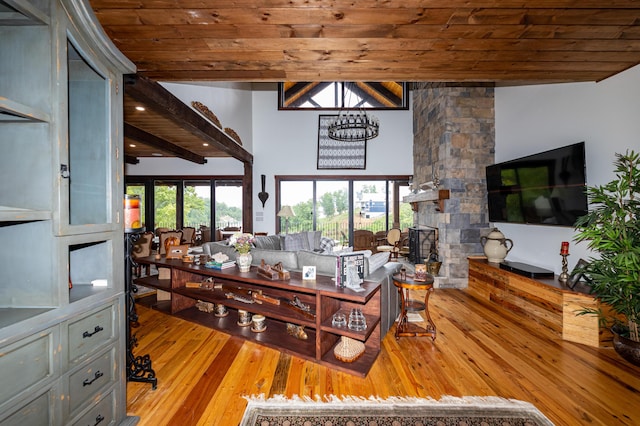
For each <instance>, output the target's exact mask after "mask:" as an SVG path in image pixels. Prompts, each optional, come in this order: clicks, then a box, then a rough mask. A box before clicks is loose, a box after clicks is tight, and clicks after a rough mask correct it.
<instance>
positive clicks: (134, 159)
mask: <svg viewBox="0 0 640 426" xmlns="http://www.w3.org/2000/svg"><path fill="white" fill-rule="evenodd" d="M124 162H125V163H126V164H138V163H139V162H140V160H139V159H138V157H134V156H133V155H125V156H124Z"/></svg>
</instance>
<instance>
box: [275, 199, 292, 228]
mask: <svg viewBox="0 0 640 426" xmlns="http://www.w3.org/2000/svg"><path fill="white" fill-rule="evenodd" d="M276 216H278V217H283V218H284V230H285V231H284V233H285V234H288V233H289V218H290V217H294V216H295V214H294V213H293V209H292V208H291V206H282V208H281V209H280V211H279V212H278V214H277V215H276Z"/></svg>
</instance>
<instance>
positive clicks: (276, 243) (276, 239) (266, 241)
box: [253, 235, 282, 250]
mask: <svg viewBox="0 0 640 426" xmlns="http://www.w3.org/2000/svg"><path fill="white" fill-rule="evenodd" d="M253 245H255V246H256V247H257V248H263V249H269V250H281V249H282V246H281V245H280V236H279V235H261V236H258V237H256V239H255V241H254V243H253Z"/></svg>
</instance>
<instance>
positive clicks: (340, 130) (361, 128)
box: [328, 83, 380, 142]
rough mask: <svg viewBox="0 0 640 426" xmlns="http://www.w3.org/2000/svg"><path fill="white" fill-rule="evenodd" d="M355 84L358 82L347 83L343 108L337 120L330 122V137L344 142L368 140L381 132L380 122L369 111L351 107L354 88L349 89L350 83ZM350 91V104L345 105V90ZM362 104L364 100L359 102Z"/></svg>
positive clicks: (343, 95)
mask: <svg viewBox="0 0 640 426" xmlns="http://www.w3.org/2000/svg"><path fill="white" fill-rule="evenodd" d="M350 84H351V85H352V86H355V84H356V83H345V84H344V89H343V94H342V97H343V102H342V104H343V108H341V109H340V111H339V112H338V116H337V117H336V119H335V120H333V121H332V122H331V123H329V128H328V132H329V138H330V139H333V140H336V141H342V142H363V141H364V142H366V141H368V140H370V139H373V138H375V137H377V136H378V134H379V133H380V122H379V121H378V119H377V118H376V117H374V116H373V115H371V114H367V112H366V111H365V110H364V108H362V107H359V108H358V107H355V108H350V107H349V105H351V94H352V93H353V88H351V89H350V90H348V89H349V87H348V86H349V85H350ZM347 91H348V100H349V102H348V103H346V105H348V106H346V107H345V106H344V105H345V102H344V97H345V92H347ZM358 105H362V100H361V101H360V102H359V103H358Z"/></svg>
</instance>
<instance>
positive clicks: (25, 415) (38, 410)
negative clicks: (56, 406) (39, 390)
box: [0, 392, 53, 426]
mask: <svg viewBox="0 0 640 426" xmlns="http://www.w3.org/2000/svg"><path fill="white" fill-rule="evenodd" d="M50 401H51V396H50V392H47V393H44V394H42V395H40V396H39V397H37V398H36V399H34V400H33V401H31V402H29V403H28V404H26V405H25V406H24V407H22V408H19V409H18V410H17V411H16V412H14V413H13V414H11V415H10V416H9V417H7V418H6V419H2V418H0V424H2V426H30V425H50V424H53V422H52V418H53V415H52V404H51V402H50Z"/></svg>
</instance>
